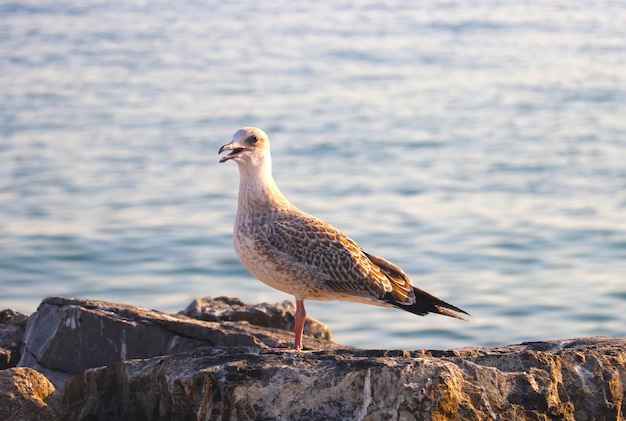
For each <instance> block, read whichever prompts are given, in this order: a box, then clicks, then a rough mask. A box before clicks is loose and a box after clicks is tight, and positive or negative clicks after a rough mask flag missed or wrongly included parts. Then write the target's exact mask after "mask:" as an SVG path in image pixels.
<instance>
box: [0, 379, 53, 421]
mask: <svg viewBox="0 0 626 421" xmlns="http://www.w3.org/2000/svg"><path fill="white" fill-rule="evenodd" d="M54 390H55V389H54V386H53V385H52V383H50V382H49V381H48V379H46V378H45V377H44V376H43V375H42V374H40V373H38V372H36V371H35V370H33V369H30V368H10V369H8V370H0V418H2V420H5V421H13V420H14V421H18V420H60V419H62V417H60V414H59V412H58V411H59V408H60V402H59V401H58V400H57V399H56V396H55V395H53V392H54Z"/></svg>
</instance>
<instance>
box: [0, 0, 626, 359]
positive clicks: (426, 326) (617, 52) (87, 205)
mask: <svg viewBox="0 0 626 421" xmlns="http://www.w3.org/2000/svg"><path fill="white" fill-rule="evenodd" d="M266 3H267V2H256V1H241V2H223V1H204V2H200V1H191V0H183V1H179V2H157V1H155V2H145V1H128V0H124V1H121V0H113V1H71V0H70V1H64V0H61V1H59V0H54V1H37V0H19V1H1V2H0V308H7V307H10V308H14V309H17V310H20V311H24V312H28V313H31V312H33V311H35V309H36V308H37V305H38V303H39V302H40V301H41V300H42V299H43V298H44V297H46V296H50V295H65V296H72V297H83V298H94V299H102V300H110V301H115V302H124V303H130V304H135V305H140V306H143V307H148V308H155V309H159V310H164V311H173V312H175V311H178V310H181V309H183V308H184V307H185V306H186V305H187V304H188V303H189V302H190V301H191V300H192V299H194V298H196V297H201V296H205V295H210V296H219V295H231V296H238V297H241V298H242V299H244V300H246V301H248V302H254V303H256V302H261V301H270V302H278V301H282V300H285V299H291V297H289V296H287V295H285V294H283V293H281V292H278V291H275V290H272V289H270V288H269V287H267V286H265V285H264V284H262V283H261V282H259V281H257V280H255V279H253V278H252V277H251V276H250V275H249V274H248V273H247V271H246V270H245V269H244V268H243V267H242V266H241V264H240V263H239V261H238V259H237V257H236V255H235V252H234V250H233V247H232V224H233V220H234V215H235V208H236V197H237V187H238V179H239V174H238V171H237V166H236V165H235V164H233V163H232V162H230V163H226V164H223V165H219V164H218V163H217V161H218V156H217V150H218V148H219V147H220V146H221V145H222V144H224V143H227V142H228V141H230V139H231V136H232V134H233V132H234V131H235V130H236V129H238V128H239V127H241V126H249V125H254V126H259V127H261V128H263V129H264V130H265V131H266V132H267V133H268V134H269V135H270V138H271V140H272V146H273V157H274V176H275V179H276V181H277V183H278V184H279V186H281V189H282V190H283V192H284V193H285V195H286V196H287V197H288V198H290V199H291V201H292V202H294V203H295V204H296V205H297V206H298V207H300V208H301V209H303V210H305V211H308V212H310V213H312V214H314V215H316V216H318V217H321V218H323V219H325V220H327V221H329V222H331V223H332V224H333V225H335V226H337V227H339V228H341V229H342V230H344V231H345V232H346V233H347V234H348V235H350V236H351V237H352V238H354V239H355V240H356V241H357V242H359V243H360V244H361V245H362V246H364V247H365V248H366V249H367V250H369V251H370V252H372V253H375V254H379V255H382V256H384V257H386V258H387V259H389V260H391V261H393V262H395V263H397V264H398V265H400V266H401V267H403V268H404V270H405V271H406V272H407V273H408V274H409V275H410V276H411V278H412V279H413V281H414V283H415V284H416V285H418V286H420V287H422V288H424V289H426V290H427V291H429V292H431V293H433V294H435V295H437V296H439V297H441V298H443V299H444V300H446V301H449V302H451V303H453V304H455V305H457V306H459V307H462V308H464V309H466V310H467V311H468V312H470V313H471V314H472V315H473V317H472V318H471V320H470V321H469V323H463V322H460V321H457V320H453V319H448V318H444V317H440V316H432V315H431V316H429V317H426V318H421V317H417V316H414V315H411V314H409V313H404V312H401V311H397V310H392V309H385V308H378V307H371V306H365V305H360V304H350V303H340V302H329V303H316V302H309V303H308V305H307V310H308V313H309V314H310V315H311V316H313V317H316V318H318V319H320V320H321V321H323V322H325V323H327V324H328V325H329V326H330V327H331V329H332V331H333V333H334V335H335V339H336V340H337V341H338V342H340V343H343V344H349V345H354V346H358V347H371V348H405V349H416V348H451V347H461V346H476V345H497V344H508V343H517V342H521V341H526V340H541V339H557V338H571V337H577V336H586V335H617V336H624V335H626V311H624V309H625V308H626V25H625V24H624V19H623V17H624V16H626V3H624V2H616V1H580V2H569V1H562V2H559V1H547V0H545V1H529V2H523V4H521V3H520V2H516V1H512V0H511V1H503V0H495V1H483V0H479V1H472V2H465V1H461V0H456V1H455V0H453V1H431V0H429V1H424V2H419V6H411V5H410V4H411V2H405V1H399V0H398V1H391V2H377V1H368V2H365V1H364V2H360V3H359V2H356V4H357V5H354V4H352V2H321V1H302V2H297V3H294V2H271V3H272V5H269V4H266Z"/></svg>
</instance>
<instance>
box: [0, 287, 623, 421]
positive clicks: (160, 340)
mask: <svg viewBox="0 0 626 421" xmlns="http://www.w3.org/2000/svg"><path fill="white" fill-rule="evenodd" d="M294 312H295V309H294V307H293V305H292V304H291V303H289V302H285V303H282V304H278V305H270V304H259V305H249V304H245V303H243V302H241V301H240V300H238V299H235V298H227V297H220V298H216V299H212V298H209V297H207V298H204V299H200V300H196V301H194V302H193V303H191V304H190V305H189V307H188V308H187V309H185V310H184V311H182V312H180V313H179V314H167V313H162V312H158V311H154V310H146V309H142V308H139V307H133V306H129V305H123V304H115V303H107V302H102V301H93V300H80V299H71V298H61V297H50V298H46V299H45V300H44V301H43V302H42V303H41V304H40V306H39V308H38V309H37V311H36V312H35V313H34V314H32V315H31V316H30V317H29V316H28V315H25V314H22V313H18V312H15V311H12V310H3V311H1V312H0V419H2V420H37V419H46V420H218V419H219V420H241V419H255V420H270V419H272V420H274V419H276V420H281V419H283V420H291V419H299V420H318V419H319V420H328V419H334V420H335V419H336V420H341V419H346V420H469V419H471V420H513V419H515V420H551V419H563V420H620V419H623V417H624V411H625V409H626V403H625V399H624V387H625V384H626V348H625V345H626V339H624V338H606V337H594V338H579V339H571V340H554V341H546V342H532V343H522V344H518V345H510V346H505V347H496V348H462V349H453V350H443V351H433V350H421V351H391V350H360V349H353V348H350V347H346V346H341V345H339V344H336V343H335V342H333V340H332V337H331V334H330V331H329V329H328V328H327V327H326V326H324V325H323V324H321V323H319V322H317V321H316V320H314V319H308V320H307V325H306V329H305V335H306V337H305V341H304V345H305V348H306V351H303V352H290V351H286V352H283V351H279V350H276V348H288V347H289V346H290V345H291V342H292V340H293V338H292V329H293V320H294V318H293V316H294Z"/></svg>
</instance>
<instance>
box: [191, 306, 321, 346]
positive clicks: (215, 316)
mask: <svg viewBox="0 0 626 421" xmlns="http://www.w3.org/2000/svg"><path fill="white" fill-rule="evenodd" d="M179 314H183V315H185V316H188V317H192V318H194V319H198V320H205V321H207V322H240V321H246V322H248V323H250V324H253V325H255V326H262V327H273V328H277V329H283V330H287V331H289V332H293V331H294V329H295V314H296V307H295V305H294V304H293V303H292V302H291V301H283V302H282V303H279V304H269V303H261V304H248V303H244V302H243V301H241V300H240V299H239V298H234V297H217V298H211V297H204V298H198V299H196V300H193V301H192V302H191V304H189V306H187V308H186V309H185V310H183V311H181V312H180V313H179ZM304 335H305V336H310V337H312V338H318V339H324V340H327V341H332V340H333V337H332V335H331V333H330V329H329V328H328V326H326V325H325V324H323V323H322V322H320V321H318V320H316V319H314V318H312V317H310V316H307V318H306V322H305V325H304Z"/></svg>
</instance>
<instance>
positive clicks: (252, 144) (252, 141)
mask: <svg viewBox="0 0 626 421" xmlns="http://www.w3.org/2000/svg"><path fill="white" fill-rule="evenodd" d="M269 150H270V141H269V139H268V137H267V135H266V134H265V132H264V131H263V130H261V129H257V128H256V127H244V128H243V129H239V130H237V131H236V132H235V134H234V135H233V140H232V141H231V142H230V143H227V144H226V145H224V146H222V147H221V148H220V150H219V152H218V154H221V153H222V152H226V151H231V152H230V153H229V154H228V155H224V156H222V157H221V158H220V162H226V161H229V160H231V159H232V160H233V161H235V162H236V163H237V164H239V165H242V164H246V165H249V164H252V165H254V166H258V165H259V164H261V163H263V162H264V161H265V160H266V159H268V158H269Z"/></svg>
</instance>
